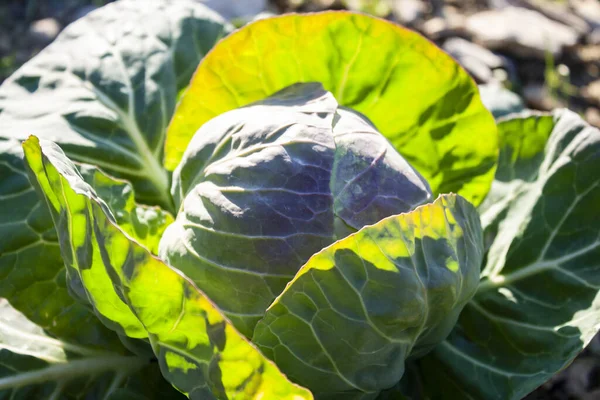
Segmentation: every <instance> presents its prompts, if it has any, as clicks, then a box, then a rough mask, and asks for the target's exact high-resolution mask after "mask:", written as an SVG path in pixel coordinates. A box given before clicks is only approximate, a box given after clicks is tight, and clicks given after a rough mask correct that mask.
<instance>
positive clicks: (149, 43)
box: [0, 0, 229, 349]
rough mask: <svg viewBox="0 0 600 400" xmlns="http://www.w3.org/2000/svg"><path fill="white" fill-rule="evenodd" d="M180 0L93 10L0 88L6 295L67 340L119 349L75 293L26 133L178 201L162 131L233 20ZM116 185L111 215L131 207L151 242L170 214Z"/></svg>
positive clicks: (1, 259) (2, 282)
mask: <svg viewBox="0 0 600 400" xmlns="http://www.w3.org/2000/svg"><path fill="white" fill-rule="evenodd" d="M175 3H176V4H175ZM175 3H168V2H166V1H160V0H159V1H152V2H150V3H148V4H146V5H145V6H144V7H143V8H142V9H140V6H139V3H138V2H134V1H119V2H116V3H114V4H110V5H108V6H107V7H103V8H101V9H99V10H97V11H95V12H93V13H90V14H89V15H88V16H86V17H84V18H82V19H80V20H78V21H77V22H76V23H74V24H73V25H70V26H69V27H67V28H66V29H65V30H64V31H63V33H62V34H61V35H60V37H59V38H58V39H57V40H56V42H55V43H53V44H52V45H50V46H49V47H48V48H46V49H45V50H44V51H42V52H41V53H40V54H39V55H38V56H36V57H34V58H33V59H32V60H30V61H29V62H28V63H27V64H26V65H25V66H23V67H22V68H21V69H20V70H19V71H17V72H16V73H15V74H14V75H13V76H12V77H10V78H9V79H7V80H6V81H5V82H4V83H3V84H2V86H0V177H1V179H0V237H1V238H2V240H0V297H5V298H8V299H9V301H10V302H11V304H12V305H13V306H14V307H15V308H17V309H18V310H20V311H21V312H23V313H24V314H25V315H26V316H27V318H29V319H31V320H32V321H33V322H34V323H36V324H38V325H39V326H41V327H43V328H44V329H45V330H46V331H47V332H48V333H49V334H51V335H52V336H54V337H58V338H61V339H64V340H67V341H69V342H71V343H78V344H81V345H86V346H97V347H100V348H113V349H122V345H121V343H120V342H119V340H118V338H117V337H116V335H114V333H112V332H111V331H110V330H108V329H106V328H105V327H104V326H103V325H102V324H101V323H100V322H99V321H98V320H97V318H96V317H95V316H94V314H93V313H92V312H91V311H90V310H89V309H88V308H86V307H85V306H83V305H81V304H78V303H77V302H75V301H74V299H72V298H71V297H70V296H69V293H68V290H67V287H68V286H69V285H67V283H66V279H65V277H66V276H65V272H64V262H63V260H62V256H61V254H60V249H59V243H58V239H57V237H56V231H55V228H54V226H53V223H52V219H51V218H50V215H49V214H48V211H47V209H46V208H47V207H46V205H45V204H43V203H42V202H40V199H39V198H38V196H37V194H36V193H35V191H34V189H33V187H31V184H30V183H29V180H28V178H27V174H26V172H25V169H24V165H23V152H22V149H21V143H20V140H21V139H25V137H26V135H28V134H30V133H36V134H38V135H41V136H43V137H47V138H48V137H51V138H54V139H55V140H57V141H59V142H60V143H61V144H62V145H63V146H65V148H67V149H68V153H69V155H70V156H71V157H73V158H75V159H77V160H79V161H83V162H85V161H88V162H94V163H95V164H96V165H101V166H103V167H105V168H106V169H107V171H110V173H111V174H116V175H119V176H121V177H126V178H128V179H130V180H131V181H132V182H133V183H134V185H135V186H136V188H137V189H138V190H139V191H140V192H141V193H142V195H141V196H139V198H140V199H141V200H143V201H146V202H160V203H168V204H171V200H170V199H169V197H170V196H169V195H168V192H167V188H165V187H163V188H162V189H160V191H159V190H158V186H165V185H166V184H167V183H166V182H167V180H166V176H167V175H166V172H165V171H164V170H163V169H162V166H161V163H162V141H163V140H164V138H163V137H162V136H161V135H163V134H164V128H165V126H166V124H167V122H168V120H169V118H170V116H171V114H172V112H173V109H174V106H175V96H176V95H177V93H178V92H179V91H180V90H181V89H182V88H183V87H184V86H185V85H186V84H187V82H188V80H189V78H190V77H191V74H192V73H193V70H194V68H195V67H196V66H197V63H198V60H199V59H200V58H201V57H202V55H204V54H205V53H206V52H207V51H208V49H209V48H210V47H211V46H212V44H213V43H214V42H215V41H216V40H217V39H218V38H219V37H220V36H221V35H222V34H223V33H225V32H227V31H228V30H229V27H228V25H224V22H223V20H222V19H221V18H219V17H218V16H216V15H215V14H214V13H212V12H210V11H209V10H207V9H206V8H204V7H203V6H201V5H198V4H196V2H193V1H187V0H182V1H177V2H175ZM167 4H169V5H168V6H167ZM130 89H131V90H130ZM144 149H149V150H151V151H149V152H148V151H146V150H144ZM140 160H145V162H146V164H147V165H146V166H143V165H142V162H141V161H140ZM152 165H154V167H152ZM152 180H155V181H156V182H154V183H156V185H158V184H159V183H160V185H158V186H156V185H154V183H153V182H152ZM111 185H112V184H111ZM153 185H154V186H153ZM111 187H112V186H111ZM118 188H120V189H118ZM98 189H99V190H100V188H99V187H98ZM117 189H118V190H122V191H123V193H122V194H123V195H125V196H126V197H124V198H123V204H122V207H123V208H121V210H120V211H119V210H117V208H119V207H121V205H119V204H117V203H118V201H117V203H111V206H112V207H113V211H114V213H115V215H114V216H115V217H116V218H117V220H118V222H119V223H122V224H125V219H127V218H129V217H128V215H130V216H131V217H132V218H133V219H132V221H133V225H131V227H132V230H135V231H137V232H138V233H137V238H138V239H140V238H141V235H145V236H146V237H147V238H148V239H149V241H148V242H147V243H146V245H147V246H148V248H149V249H151V250H156V239H157V238H158V237H159V235H160V229H157V227H158V225H160V224H161V222H159V221H160V220H161V218H162V217H161V215H162V216H164V215H165V214H163V213H161V212H160V211H158V210H157V211H152V210H150V209H143V208H140V207H135V208H132V203H131V202H132V201H133V196H130V195H129V189H127V188H126V187H125V186H123V184H122V183H119V184H118V185H117V186H114V187H112V189H110V188H109V190H108V191H106V193H109V192H110V191H111V190H117ZM114 194H115V195H116V194H117V192H115V193H114ZM100 195H101V197H102V196H104V191H102V190H100ZM161 198H164V199H163V200H161ZM107 200H108V199H107ZM122 213H123V214H122ZM121 217H122V218H121ZM154 217H156V219H154ZM165 218H166V217H165ZM149 219H151V220H152V221H154V222H151V221H150V220H149ZM167 222H168V221H167V220H165V222H164V223H167ZM153 224H158V225H156V226H154V225H153ZM143 225H145V226H143ZM123 226H124V227H125V225H123ZM153 226H154V227H153ZM132 230H129V233H130V234H132ZM151 237H154V239H151V240H150V238H151ZM152 241H153V242H154V243H151V242H152ZM72 286H75V287H77V284H73V282H71V287H72ZM76 292H77V290H76ZM79 292H81V290H79Z"/></svg>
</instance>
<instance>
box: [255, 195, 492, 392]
mask: <svg viewBox="0 0 600 400" xmlns="http://www.w3.org/2000/svg"><path fill="white" fill-rule="evenodd" d="M482 258H483V243H482V235H481V225H480V223H479V218H478V215H477V211H476V210H475V208H474V207H473V206H472V205H471V204H469V203H468V202H467V201H466V200H464V199H463V198H461V197H460V196H457V195H453V194H451V195H443V196H440V197H439V198H438V199H437V200H436V201H435V202H434V203H431V204H427V205H423V206H420V207H418V208H417V209H415V210H414V211H412V212H410V213H406V214H400V215H396V216H392V217H389V218H386V219H384V220H382V221H380V222H378V223H377V224H375V225H371V226H367V227H364V228H363V229H361V230H360V231H358V232H357V233H355V234H353V235H350V236H348V237H347V238H345V239H342V240H340V241H338V242H336V243H334V244H332V245H331V246H329V247H327V248H325V249H324V250H322V251H321V252H319V253H317V254H315V255H314V256H313V257H312V258H311V259H310V260H309V261H308V262H307V263H306V265H305V266H303V267H302V269H301V270H300V272H298V274H297V275H296V277H295V278H294V280H293V281H292V282H291V283H290V284H289V285H288V287H287V288H286V289H285V291H284V292H283V293H282V294H281V295H280V296H279V297H278V298H277V300H276V301H275V302H274V303H273V304H272V305H271V306H270V307H269V309H268V310H267V313H266V314H265V317H264V318H263V319H262V320H261V321H260V322H259V323H258V325H257V326H256V330H255V332H254V336H253V338H252V340H253V342H255V343H256V344H257V345H258V346H259V348H260V349H261V350H262V351H263V352H264V354H265V355H267V356H268V357H269V358H271V359H272V360H274V361H275V362H276V364H277V365H278V366H279V368H281V370H282V371H284V372H285V373H286V374H287V375H288V376H289V377H290V379H292V380H293V381H295V382H298V383H300V384H302V385H304V386H306V387H308V388H310V389H311V390H312V391H313V393H315V395H317V396H319V398H331V399H333V398H336V399H337V398H344V399H346V398H365V399H368V398H370V399H373V398H375V397H376V396H377V394H378V393H379V392H380V391H381V390H383V389H386V388H389V387H391V386H393V385H394V384H395V383H397V382H398V381H399V380H400V378H401V377H402V375H403V374H404V364H405V361H406V359H407V358H409V357H419V356H421V355H423V354H424V353H426V352H428V351H429V350H430V349H431V348H432V347H433V346H434V345H435V344H437V343H439V342H440V341H442V340H444V338H445V337H446V336H447V335H448V333H449V332H450V330H451V329H452V328H453V327H454V324H455V323H456V320H457V318H458V315H459V313H460V311H461V310H462V308H463V307H464V305H465V304H466V303H467V302H468V301H469V299H470V298H471V297H472V296H473V294H474V293H475V290H476V289H477V284H478V283H479V268H480V264H481V260H482Z"/></svg>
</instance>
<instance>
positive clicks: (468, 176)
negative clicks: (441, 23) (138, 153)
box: [165, 12, 498, 205]
mask: <svg viewBox="0 0 600 400" xmlns="http://www.w3.org/2000/svg"><path fill="white" fill-rule="evenodd" d="M310 81H318V82H321V83H322V84H323V86H324V87H325V89H327V90H328V91H330V92H331V93H333V95H334V96H335V98H336V99H337V101H338V102H339V103H340V104H341V105H343V106H348V107H351V108H353V109H354V110H357V111H360V112H361V113H363V114H364V115H366V116H367V117H368V118H370V119H371V121H373V123H374V124H375V125H376V126H377V128H378V129H379V131H380V132H381V133H383V134H384V135H385V136H386V137H387V138H388V139H389V140H390V141H391V142H392V144H393V145H394V146H395V147H396V149H397V150H398V151H399V152H400V153H401V154H402V156H404V157H405V158H406V159H407V160H408V161H409V162H410V163H411V164H412V165H413V167H415V168H416V169H417V170H418V171H419V172H420V173H421V174H422V175H423V176H424V177H425V178H426V179H427V181H428V182H429V184H430V185H431V188H432V190H433V191H434V193H448V192H451V191H452V192H456V193H458V194H460V195H462V196H464V197H465V198H466V199H468V200H469V201H471V202H473V203H474V204H476V205H477V204H479V203H480V202H481V201H482V200H483V197H484V196H485V195H486V194H487V192H488V190H489V187H490V184H491V182H492V179H493V176H494V169H495V162H496V158H497V154H498V144H497V136H496V127H495V124H494V120H493V118H492V116H491V114H490V113H489V112H488V111H487V110H486V109H485V107H484V106H483V104H482V103H481V100H480V97H479V93H478V90H477V87H476V85H475V84H474V82H473V81H472V79H471V78H470V77H469V76H468V74H467V73H466V72H465V71H464V70H463V69H462V68H461V67H460V66H459V65H458V64H457V63H456V62H455V61H454V60H452V59H451V58H450V56H448V55H447V54H445V53H443V52H442V51H441V50H440V49H438V48H437V47H436V46H434V45H433V44H432V43H430V42H429V41H428V40H427V39H425V38H424V37H422V36H420V35H419V34H417V33H415V32H412V31H410V30H407V29H404V28H402V27H399V26H397V25H394V24H392V23H390V22H388V21H384V20H381V19H377V18H373V17H369V16H366V15H362V14H354V13H349V12H325V13H319V14H310V15H295V14H293V15H285V16H280V17H276V18H270V19H265V20H260V21H257V22H254V23H251V24H249V25H247V26H245V27H244V28H242V29H240V30H238V31H236V32H234V33H233V34H231V35H229V36H228V37H226V38H225V39H223V40H222V41H221V42H219V43H218V44H217V45H216V46H215V47H214V48H213V49H212V50H211V52H210V53H209V54H208V55H207V56H206V57H205V58H204V59H203V61H202V62H201V64H200V66H199V67H198V69H197V71H196V73H195V75H194V77H193V79H192V82H191V84H190V87H189V89H188V91H187V93H186V94H185V95H184V96H183V98H182V101H181V102H180V104H179V106H178V108H177V109H176V112H175V115H174V117H173V119H172V121H171V123H170V126H169V129H168V133H167V142H166V147H165V152H166V153H165V154H166V160H165V163H166V166H167V168H168V169H170V170H173V169H174V168H175V167H176V166H177V164H178V163H179V161H180V160H181V157H182V155H183V152H184V151H185V149H186V147H187V145H188V143H189V142H190V140H191V138H192V136H193V135H194V133H196V131H197V130H198V128H200V126H202V125H203V124H204V123H205V122H207V121H208V120H209V119H211V118H213V117H215V116H217V115H219V114H221V113H223V112H225V111H229V110H232V109H234V108H237V107H241V106H244V105H247V104H249V103H252V102H254V101H256V100H260V99H263V98H265V97H267V96H269V95H271V94H273V93H274V92H276V91H278V90H280V89H282V88H284V87H287V86H289V85H291V84H293V83H296V82H310Z"/></svg>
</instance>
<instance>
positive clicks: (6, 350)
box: [0, 299, 183, 400]
mask: <svg viewBox="0 0 600 400" xmlns="http://www.w3.org/2000/svg"><path fill="white" fill-rule="evenodd" d="M153 378H154V379H153ZM142 380H144V381H145V387H142V385H139V384H138V383H139V382H140V381H142ZM92 393H93V395H94V396H96V397H95V398H104V399H113V398H115V397H114V396H117V395H119V394H120V393H135V395H136V396H137V397H136V398H137V399H148V400H150V399H164V398H168V399H179V398H183V396H182V395H180V394H178V393H177V392H176V391H175V390H174V389H173V388H172V387H170V385H169V384H168V383H167V382H166V381H165V380H164V379H162V377H161V376H160V372H159V371H158V366H157V365H156V364H155V363H151V360H150V359H148V358H142V357H138V356H133V355H126V354H119V353H114V352H110V351H106V350H105V351H101V350H97V349H90V348H87V347H84V346H79V345H76V344H72V343H68V342H65V341H60V340H56V339H54V338H51V337H49V336H48V335H46V333H44V331H43V330H42V329H41V328H40V327H39V326H37V325H35V324H34V323H32V322H31V321H29V320H27V318H25V316H24V315H23V314H21V313H19V312H18V311H16V310H15V309H14V308H12V307H11V306H10V305H9V304H8V302H7V301H6V300H5V299H0V398H2V399H4V398H7V399H9V398H10V399H52V400H58V399H84V398H90V397H89V396H90V394H92ZM161 396H163V397H161ZM164 396H167V397H164Z"/></svg>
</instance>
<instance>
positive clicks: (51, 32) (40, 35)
mask: <svg viewBox="0 0 600 400" xmlns="http://www.w3.org/2000/svg"><path fill="white" fill-rule="evenodd" d="M60 30H61V26H60V24H59V23H58V21H57V20H55V19H54V18H44V19H40V20H37V21H35V22H33V23H32V24H31V26H30V27H29V35H28V36H29V38H30V39H31V40H32V41H33V43H34V44H35V45H39V46H45V45H47V44H48V43H50V42H51V41H53V40H54V39H55V38H56V36H58V34H59V33H60Z"/></svg>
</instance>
